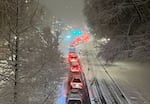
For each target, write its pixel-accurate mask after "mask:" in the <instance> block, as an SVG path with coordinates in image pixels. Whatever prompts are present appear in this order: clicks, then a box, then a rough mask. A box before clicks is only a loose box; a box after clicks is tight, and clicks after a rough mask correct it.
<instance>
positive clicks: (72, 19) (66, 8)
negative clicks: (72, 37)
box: [40, 0, 84, 26]
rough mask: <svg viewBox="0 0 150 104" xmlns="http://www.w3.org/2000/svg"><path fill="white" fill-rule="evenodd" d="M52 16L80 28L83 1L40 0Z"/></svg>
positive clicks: (82, 19) (82, 18) (82, 17)
mask: <svg viewBox="0 0 150 104" xmlns="http://www.w3.org/2000/svg"><path fill="white" fill-rule="evenodd" d="M40 2H41V3H42V4H43V5H44V6H45V7H46V9H47V10H48V11H49V13H51V15H52V16H56V18H59V19H62V20H63V21H64V22H65V23H68V24H72V25H75V26H79V25H80V26H82V24H83V21H84V16H83V13H82V10H83V0H40Z"/></svg>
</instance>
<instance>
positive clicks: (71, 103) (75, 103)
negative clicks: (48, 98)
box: [68, 100, 81, 104]
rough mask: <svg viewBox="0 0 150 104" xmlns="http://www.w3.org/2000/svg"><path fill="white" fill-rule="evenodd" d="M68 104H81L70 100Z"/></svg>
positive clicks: (78, 101)
mask: <svg viewBox="0 0 150 104" xmlns="http://www.w3.org/2000/svg"><path fill="white" fill-rule="evenodd" d="M68 104H81V101H80V100H70V101H69V102H68Z"/></svg>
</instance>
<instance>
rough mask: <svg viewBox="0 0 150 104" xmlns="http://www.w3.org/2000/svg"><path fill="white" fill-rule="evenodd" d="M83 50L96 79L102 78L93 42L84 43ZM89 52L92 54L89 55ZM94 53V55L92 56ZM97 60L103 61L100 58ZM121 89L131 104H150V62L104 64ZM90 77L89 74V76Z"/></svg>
mask: <svg viewBox="0 0 150 104" xmlns="http://www.w3.org/2000/svg"><path fill="white" fill-rule="evenodd" d="M83 50H87V51H88V54H89V59H90V60H92V61H91V63H90V65H89V67H90V68H92V69H94V70H93V71H90V72H89V73H91V74H92V73H93V75H94V76H96V77H97V78H98V79H102V77H103V76H102V71H100V69H102V67H101V65H100V64H99V63H98V62H97V61H96V60H98V59H97V58H96V52H95V49H94V45H93V43H89V44H86V46H85V47H84V48H83ZM91 53H92V54H93V56H91ZM94 55H95V56H94ZM99 62H101V63H103V62H102V60H99ZM105 68H106V69H107V71H108V73H109V74H110V75H111V76H112V78H113V79H114V80H115V82H116V83H117V84H118V86H119V87H120V88H121V90H122V91H123V92H124V93H125V95H126V96H127V97H128V99H129V100H131V102H132V104H150V90H149V89H150V83H149V79H150V76H149V73H150V70H149V69H150V64H148V63H137V62H129V61H126V62H115V63H114V64H112V65H109V66H105ZM89 77H90V76H89Z"/></svg>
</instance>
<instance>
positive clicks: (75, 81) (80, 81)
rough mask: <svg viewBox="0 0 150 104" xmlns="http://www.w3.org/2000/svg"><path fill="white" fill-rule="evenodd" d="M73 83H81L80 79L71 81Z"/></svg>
mask: <svg viewBox="0 0 150 104" xmlns="http://www.w3.org/2000/svg"><path fill="white" fill-rule="evenodd" d="M73 82H81V80H80V79H73Z"/></svg>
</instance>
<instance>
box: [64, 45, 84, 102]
mask: <svg viewBox="0 0 150 104" xmlns="http://www.w3.org/2000/svg"><path fill="white" fill-rule="evenodd" d="M67 62H68V64H69V71H68V81H67V82H68V85H67V86H68V92H67V97H66V103H67V104H83V99H84V94H83V93H82V92H84V88H85V84H86V83H85V78H84V76H83V74H84V73H83V71H82V65H81V62H80V58H79V55H78V53H77V52H76V48H75V47H74V46H70V47H69V52H68V56H67Z"/></svg>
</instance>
